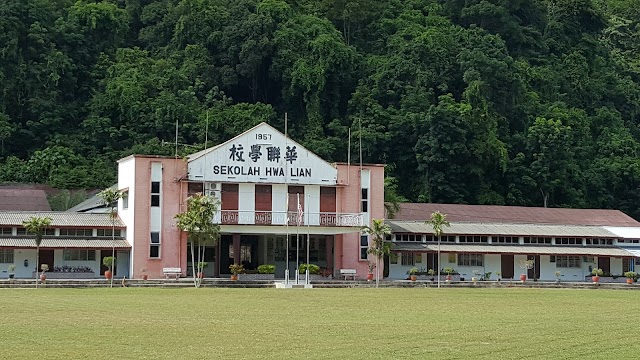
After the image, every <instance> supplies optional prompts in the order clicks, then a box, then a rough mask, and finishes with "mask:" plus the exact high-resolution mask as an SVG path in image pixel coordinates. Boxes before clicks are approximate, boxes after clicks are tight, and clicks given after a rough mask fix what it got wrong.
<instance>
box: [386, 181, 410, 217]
mask: <svg viewBox="0 0 640 360" xmlns="http://www.w3.org/2000/svg"><path fill="white" fill-rule="evenodd" d="M406 201H407V198H405V197H404V196H402V195H400V194H398V183H397V181H396V178H394V177H389V176H388V177H386V178H384V210H385V213H386V216H387V218H388V219H393V218H395V217H396V214H397V213H398V212H399V211H400V203H403V202H406Z"/></svg>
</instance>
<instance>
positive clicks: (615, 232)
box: [387, 203, 640, 282]
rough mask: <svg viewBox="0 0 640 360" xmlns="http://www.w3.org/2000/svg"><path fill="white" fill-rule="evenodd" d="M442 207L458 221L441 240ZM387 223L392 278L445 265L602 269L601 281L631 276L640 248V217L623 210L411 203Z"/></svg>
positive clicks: (460, 273) (473, 269) (456, 269)
mask: <svg viewBox="0 0 640 360" xmlns="http://www.w3.org/2000/svg"><path fill="white" fill-rule="evenodd" d="M435 211H439V212H441V213H443V214H446V215H447V220H448V221H449V223H450V226H445V227H443V233H442V235H441V237H440V246H438V238H437V237H436V236H434V231H433V227H432V226H431V225H429V224H427V223H426V222H425V221H427V220H429V218H430V215H431V214H432V213H433V212H435ZM387 224H388V225H389V226H390V227H391V229H392V231H393V234H392V235H389V236H388V237H387V240H388V241H390V242H392V243H393V246H392V247H391V249H392V255H391V256H390V259H389V263H390V265H389V277H390V278H391V279H404V278H406V277H407V273H408V272H409V270H411V269H412V268H416V269H417V270H418V273H419V274H420V275H421V277H422V278H426V279H432V278H435V276H437V270H438V269H440V272H441V274H442V276H446V275H445V273H446V272H453V278H454V280H456V279H458V278H460V279H463V280H471V279H472V278H473V277H476V278H484V279H488V280H490V279H493V280H498V279H513V280H519V279H520V276H521V275H526V278H527V279H529V280H560V281H591V275H592V271H593V270H594V269H602V272H603V276H602V277H601V282H609V281H614V282H624V281H625V278H624V273H625V272H628V271H634V268H635V265H636V262H638V258H637V256H640V223H639V222H637V221H636V220H634V219H633V218H631V217H629V216H627V215H625V214H624V213H622V212H620V211H617V210H593V209H560V208H528V207H515V206H490V205H452V204H410V203H406V204H401V206H400V211H399V213H398V214H397V217H396V218H395V219H393V220H387ZM438 248H440V257H439V259H440V262H439V264H438ZM639 263H640V262H639ZM430 269H432V270H434V272H435V274H434V272H431V274H430V272H429V270H430ZM445 269H446V270H448V271H444V270H445ZM414 271H415V270H414Z"/></svg>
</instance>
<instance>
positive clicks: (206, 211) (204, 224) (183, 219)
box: [175, 194, 220, 287]
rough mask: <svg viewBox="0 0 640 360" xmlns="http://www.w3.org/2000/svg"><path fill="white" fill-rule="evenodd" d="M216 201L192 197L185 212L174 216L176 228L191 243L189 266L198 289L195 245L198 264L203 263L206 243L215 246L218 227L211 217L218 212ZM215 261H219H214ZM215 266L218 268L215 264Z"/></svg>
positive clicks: (211, 198) (205, 197) (201, 196)
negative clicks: (191, 268) (185, 235)
mask: <svg viewBox="0 0 640 360" xmlns="http://www.w3.org/2000/svg"><path fill="white" fill-rule="evenodd" d="M218 204H219V203H218V201H216V199H215V198H214V197H213V196H208V195H200V194H198V195H194V196H191V197H189V198H188V199H187V210H186V211H185V212H183V213H180V214H178V215H176V216H175V218H176V219H178V222H177V226H178V228H179V229H180V230H182V231H184V232H186V233H187V234H188V235H189V241H190V242H191V264H192V265H193V283H194V285H195V287H200V279H199V278H198V277H197V276H196V271H197V269H196V260H195V254H194V248H195V245H196V244H197V245H198V262H197V264H200V263H202V262H204V251H205V245H206V244H207V243H208V242H211V243H213V245H217V243H218V237H219V234H220V225H217V224H214V223H213V217H214V216H215V214H216V212H217V211H218ZM216 261H219V260H218V259H216ZM216 266H219V265H218V264H216Z"/></svg>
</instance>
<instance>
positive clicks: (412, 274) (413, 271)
mask: <svg viewBox="0 0 640 360" xmlns="http://www.w3.org/2000/svg"><path fill="white" fill-rule="evenodd" d="M417 273H418V268H417V267H412V268H411V269H409V271H407V274H409V278H410V279H411V281H416V280H418V275H416V274H417Z"/></svg>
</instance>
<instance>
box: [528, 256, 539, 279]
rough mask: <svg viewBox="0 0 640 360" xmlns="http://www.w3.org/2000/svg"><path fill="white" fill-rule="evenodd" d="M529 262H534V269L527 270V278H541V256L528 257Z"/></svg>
mask: <svg viewBox="0 0 640 360" xmlns="http://www.w3.org/2000/svg"><path fill="white" fill-rule="evenodd" d="M527 260H533V267H532V268H531V269H529V270H527V278H529V279H539V278H540V255H527Z"/></svg>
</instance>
